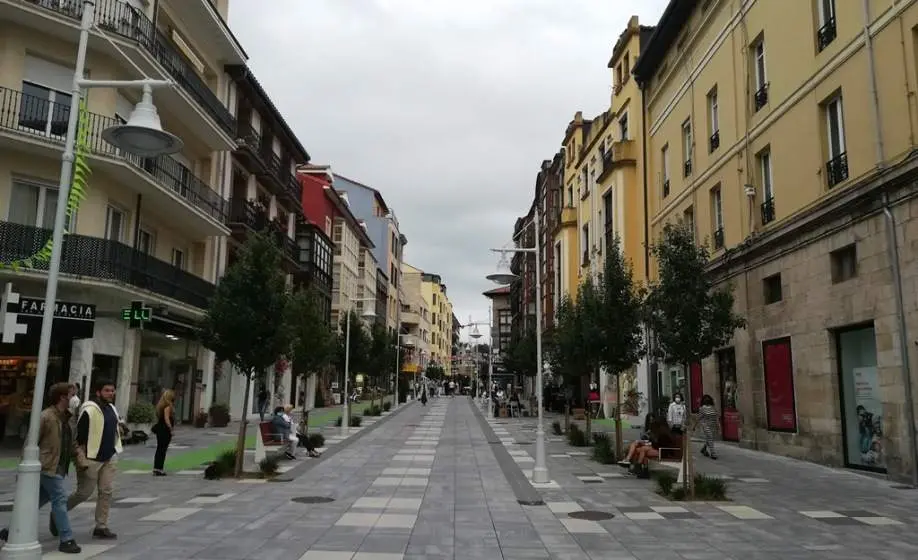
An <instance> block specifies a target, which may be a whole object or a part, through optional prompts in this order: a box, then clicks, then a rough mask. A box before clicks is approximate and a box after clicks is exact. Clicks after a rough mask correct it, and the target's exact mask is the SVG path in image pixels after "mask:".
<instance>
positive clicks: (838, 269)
mask: <svg viewBox="0 0 918 560" xmlns="http://www.w3.org/2000/svg"><path fill="white" fill-rule="evenodd" d="M829 259H830V261H831V264H832V283H833V284H840V283H842V282H846V281H848V280H851V279H852V278H855V277H857V244H856V243H852V244H851V245H846V246H845V247H842V248H841V249H836V250H835V251H832V252H831V253H829Z"/></svg>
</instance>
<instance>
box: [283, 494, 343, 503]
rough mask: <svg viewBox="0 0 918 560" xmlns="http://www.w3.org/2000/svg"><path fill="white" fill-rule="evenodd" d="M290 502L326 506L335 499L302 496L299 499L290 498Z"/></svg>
mask: <svg viewBox="0 0 918 560" xmlns="http://www.w3.org/2000/svg"><path fill="white" fill-rule="evenodd" d="M290 501H291V502H296V503H298V504H327V503H329V502H334V501H335V499H334V498H327V497H325V496H303V497H301V498H292V499H291V500H290Z"/></svg>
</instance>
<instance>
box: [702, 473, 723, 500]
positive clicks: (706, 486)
mask: <svg viewBox="0 0 918 560" xmlns="http://www.w3.org/2000/svg"><path fill="white" fill-rule="evenodd" d="M695 499H697V500H706V501H721V500H726V499H727V481H726V480H724V479H722V478H717V477H713V476H705V475H703V474H700V473H699V474H696V475H695Z"/></svg>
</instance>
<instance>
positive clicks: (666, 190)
mask: <svg viewBox="0 0 918 560" xmlns="http://www.w3.org/2000/svg"><path fill="white" fill-rule="evenodd" d="M667 196H669V179H666V180H664V181H663V198H666V197H667Z"/></svg>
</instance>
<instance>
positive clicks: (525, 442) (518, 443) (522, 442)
mask: <svg viewBox="0 0 918 560" xmlns="http://www.w3.org/2000/svg"><path fill="white" fill-rule="evenodd" d="M516 444H517V445H532V442H531V441H518V442H516Z"/></svg>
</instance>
